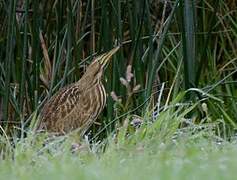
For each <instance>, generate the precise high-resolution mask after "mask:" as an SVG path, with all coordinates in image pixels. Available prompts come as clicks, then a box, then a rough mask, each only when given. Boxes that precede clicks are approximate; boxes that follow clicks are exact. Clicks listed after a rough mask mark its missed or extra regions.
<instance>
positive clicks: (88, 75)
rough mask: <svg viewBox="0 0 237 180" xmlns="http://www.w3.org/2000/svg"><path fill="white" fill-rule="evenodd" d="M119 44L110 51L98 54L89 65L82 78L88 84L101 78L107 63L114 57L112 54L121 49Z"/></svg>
mask: <svg viewBox="0 0 237 180" xmlns="http://www.w3.org/2000/svg"><path fill="white" fill-rule="evenodd" d="M119 48H120V47H119V46H118V47H116V48H113V49H112V50H110V51H109V52H106V53H104V54H102V55H100V56H97V57H96V58H95V59H94V60H93V62H92V63H91V64H90V65H89V66H88V67H87V69H86V72H85V74H84V75H83V77H82V79H83V80H85V81H87V84H91V83H92V82H95V81H96V82H97V81H98V80H100V79H101V77H102V75H103V73H104V70H105V68H106V65H108V63H109V61H110V60H111V59H112V56H113V55H114V54H115V53H116V52H117V51H118V50H119Z"/></svg>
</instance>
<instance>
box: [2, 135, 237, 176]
mask: <svg viewBox="0 0 237 180" xmlns="http://www.w3.org/2000/svg"><path fill="white" fill-rule="evenodd" d="M156 133H157V134H159V133H161V132H159V131H157V132H156ZM153 135H154V134H153ZM130 138H132V139H133V138H135V139H136V138H137V137H130ZM151 139H152V138H151ZM130 140H131V139H130ZM71 142H72V141H71V140H67V142H64V143H63V144H60V145H59V146H60V147H61V148H60V149H58V150H56V151H53V150H52V149H51V150H52V151H51V153H48V152H47V151H45V152H44V153H42V151H41V153H39V152H40V151H39V150H40V149H39V147H37V146H32V145H29V144H28V143H23V142H21V143H18V144H17V146H16V148H15V150H14V151H15V155H14V161H12V160H11V159H6V160H3V161H1V163H0V175H1V178H4V179H6V178H7V179H46V178H50V179H90V180H91V179H128V180H129V179H234V178H235V177H236V175H237V172H236V168H237V158H236V153H237V144H236V139H235V141H233V142H232V143H230V142H227V141H224V140H223V141H220V140H219V141H217V139H215V136H214V135H213V134H212V133H210V132H208V133H207V132H205V133H204V132H202V133H201V132H200V133H199V135H198V136H193V135H190V134H189V133H182V134H180V135H179V136H178V137H177V136H176V137H175V138H173V139H166V141H162V140H161V139H159V138H158V137H157V136H156V138H155V139H153V140H151V141H149V140H147V139H146V140H145V141H141V142H139V143H137V144H133V143H129V144H127V142H128V140H126V141H125V142H124V141H123V143H124V144H123V143H122V142H117V143H114V142H113V141H110V143H109V144H108V145H107V147H106V149H105V151H104V152H103V153H102V152H96V150H98V149H97V148H98V147H99V145H98V144H97V145H96V144H94V145H93V148H88V146H86V145H85V146H84V148H83V149H81V150H80V151H79V152H76V153H74V154H73V153H71V151H70V150H69V149H70V143H71ZM55 145H56V144H55V143H54V148H55ZM51 148H52V147H51ZM99 149H100V147H99Z"/></svg>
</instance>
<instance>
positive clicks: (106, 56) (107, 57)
mask: <svg viewBox="0 0 237 180" xmlns="http://www.w3.org/2000/svg"><path fill="white" fill-rule="evenodd" d="M119 48H120V46H117V47H115V48H113V49H112V50H110V51H109V52H107V53H104V54H103V55H101V59H100V60H99V63H100V64H101V67H102V68H104V67H105V66H106V65H107V64H108V62H109V60H110V59H111V57H112V56H113V55H114V54H115V53H116V52H117V51H118V50H119Z"/></svg>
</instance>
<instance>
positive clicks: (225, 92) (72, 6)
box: [0, 0, 237, 133]
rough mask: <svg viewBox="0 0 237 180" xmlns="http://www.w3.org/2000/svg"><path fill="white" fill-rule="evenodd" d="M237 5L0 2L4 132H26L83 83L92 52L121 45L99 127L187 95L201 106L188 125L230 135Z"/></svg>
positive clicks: (235, 113)
mask: <svg viewBox="0 0 237 180" xmlns="http://www.w3.org/2000/svg"><path fill="white" fill-rule="evenodd" d="M158 2H159V3H158ZM236 4H237V3H236V2H235V1H234V0H228V1H226V0H208V1H207V0H200V1H193V0H172V1H156V0H141V1H137V0H123V1H122V0H111V1H107V0H96V1H95V0H91V1H86V0H66V1H65V0H58V1H53V0H50V1H49V0H42V1H39V0H18V1H17V0H11V1H7V0H0V20H1V24H0V68H1V71H0V103H1V105H0V117H1V131H3V132H4V133H5V132H7V133H8V131H9V132H10V131H11V132H15V130H19V129H20V130H21V131H25V130H27V128H28V127H29V125H30V123H31V122H32V119H33V120H34V119H35V114H37V113H38V112H39V111H40V109H41V106H42V104H43V103H44V102H45V100H46V99H47V98H48V97H50V96H52V95H53V94H54V93H55V92H56V91H57V90H58V89H59V88H61V87H63V86H65V85H66V84H69V83H72V82H75V81H77V80H78V79H79V78H80V77H81V76H82V74H83V72H84V70H85V68H86V66H87V64H88V63H90V62H91V60H92V58H93V57H94V56H96V55H97V54H100V53H101V52H106V51H108V50H110V49H111V48H112V47H114V46H116V45H118V44H121V45H122V48H121V50H120V51H119V52H118V53H117V54H116V55H115V57H114V60H113V62H112V63H111V64H110V65H109V67H108V69H107V72H106V74H105V77H104V80H105V85H106V89H107V92H108V95H109V96H108V103H107V107H106V110H105V112H104V113H103V115H102V117H101V119H102V120H103V121H101V123H102V124H103V125H102V126H101V128H102V127H104V123H105V124H110V125H111V126H106V127H110V128H112V129H111V130H113V125H114V123H116V121H117V122H118V121H122V120H123V118H119V117H123V116H121V115H123V114H126V115H128V114H137V115H140V116H144V115H146V110H147V109H149V110H151V111H152V110H154V111H155V113H152V114H158V115H159V113H160V111H165V110H166V109H167V108H168V107H169V105H170V102H172V101H173V100H174V99H176V97H177V96H178V95H179V93H180V92H182V91H187V94H186V97H185V98H183V99H182V100H181V101H180V102H185V101H186V102H192V103H195V102H197V106H195V108H194V109H193V110H192V111H191V112H189V113H188V114H187V115H186V116H185V118H186V119H187V122H186V123H200V121H201V123H202V121H204V122H208V123H216V124H218V127H222V130H223V129H229V131H228V132H229V133H233V132H234V131H233V130H235V129H236V127H237V120H236V119H237V107H236V106H237V105H236V98H237V91H236V74H237V69H236V60H237V58H236V57H237V20H236V17H237V12H236V8H237V6H236ZM111 93H112V96H110V94H111ZM177 105H178V104H177ZM153 106H155V108H153ZM98 128H100V127H97V129H98ZM225 132H226V131H225Z"/></svg>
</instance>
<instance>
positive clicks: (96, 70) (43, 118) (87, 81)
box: [37, 47, 119, 135]
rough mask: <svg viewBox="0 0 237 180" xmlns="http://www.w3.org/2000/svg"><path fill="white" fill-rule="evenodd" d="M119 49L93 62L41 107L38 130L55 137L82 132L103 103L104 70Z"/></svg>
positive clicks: (99, 110) (91, 121) (95, 116)
mask: <svg viewBox="0 0 237 180" xmlns="http://www.w3.org/2000/svg"><path fill="white" fill-rule="evenodd" d="M118 49H119V47H116V48H114V49H112V50H111V51H109V52H107V53H104V54H102V55H100V56H98V57H97V58H95V59H94V60H93V62H92V63H91V64H90V65H89V66H88V68H87V70H86V72H85V74H84V75H83V76H82V78H81V79H80V80H79V81H77V82H75V83H73V84H71V85H68V86H66V87H64V88H63V89H61V90H59V91H58V92H57V93H56V94H55V95H54V96H52V97H51V98H50V99H49V101H48V102H47V103H46V104H45V105H44V107H43V109H42V111H41V113H40V122H39V127H38V128H37V129H38V130H45V131H47V132H50V133H55V134H57V135H63V134H66V133H68V132H70V131H72V130H75V129H79V128H80V131H82V132H85V131H86V130H87V129H88V128H89V127H90V125H91V124H92V123H93V122H94V121H95V120H96V118H97V117H98V115H99V114H100V113H101V111H102V110H103V108H104V106H105V103H106V92H105V88H104V86H103V84H102V75H103V73H104V69H105V67H106V65H107V64H108V62H109V60H110V59H111V57H112V55H113V54H115V53H116V52H117V51H118Z"/></svg>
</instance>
